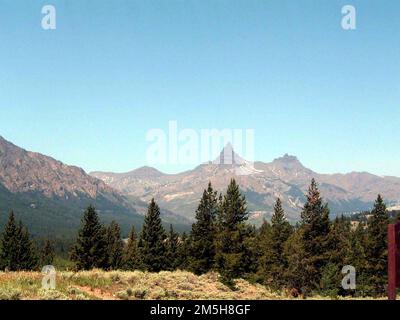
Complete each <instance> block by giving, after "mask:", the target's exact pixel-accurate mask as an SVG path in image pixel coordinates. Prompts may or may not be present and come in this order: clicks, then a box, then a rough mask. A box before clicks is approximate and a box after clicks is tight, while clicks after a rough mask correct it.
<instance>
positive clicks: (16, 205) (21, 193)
mask: <svg viewBox="0 0 400 320" xmlns="http://www.w3.org/2000/svg"><path fill="white" fill-rule="evenodd" d="M89 204H93V205H94V206H95V207H96V209H97V210H98V212H99V215H100V217H101V219H102V220H103V221H104V222H110V221H111V220H116V221H117V222H118V223H119V224H120V225H121V228H122V230H123V231H124V233H126V232H128V230H129V229H130V227H131V226H132V225H136V226H137V227H138V228H139V227H140V226H141V224H142V222H143V214H144V213H145V212H146V206H147V204H146V203H144V202H142V201H137V202H136V201H133V200H132V199H128V198H127V197H126V196H125V195H124V194H122V193H121V192H119V191H118V190H116V189H114V188H112V187H110V186H108V185H107V184H106V183H104V182H103V181H102V180H100V179H97V178H95V177H92V176H90V175H88V174H87V173H86V172H85V171H84V170H83V169H81V168H79V167H76V166H68V165H66V164H64V163H62V162H60V161H57V160H55V159H53V158H51V157H48V156H45V155H42V154H40V153H36V152H30V151H26V150H24V149H22V148H19V147H17V146H15V145H14V144H12V143H11V142H9V141H7V140H5V139H4V138H3V137H1V136H0V226H3V225H4V224H5V222H6V220H7V217H8V213H9V211H10V210H13V211H14V213H15V215H16V216H17V218H19V219H22V220H23V222H24V223H25V224H26V225H28V226H29V229H30V231H31V233H32V234H33V235H58V236H63V237H70V236H71V235H72V234H73V233H75V232H76V230H77V228H78V227H79V224H80V220H81V217H82V213H83V211H84V209H85V208H86V207H87V206H88V205H89ZM162 214H163V217H164V220H165V221H166V222H171V223H174V224H177V225H178V229H179V227H180V225H181V224H182V223H181V222H183V223H185V222H186V224H184V226H186V225H187V224H188V222H187V221H185V220H184V219H183V220H182V219H181V218H179V221H177V217H174V214H173V213H170V212H168V211H167V210H164V211H163V212H162ZM178 222H179V223H178Z"/></svg>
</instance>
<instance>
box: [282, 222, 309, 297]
mask: <svg viewBox="0 0 400 320" xmlns="http://www.w3.org/2000/svg"><path fill="white" fill-rule="evenodd" d="M303 232H304V230H303V228H301V227H297V228H296V229H295V231H294V232H293V233H292V234H291V236H290V237H289V239H288V240H287V241H286V243H285V245H284V254H285V256H286V258H287V261H288V266H287V269H286V270H285V271H284V279H285V281H286V285H287V287H288V288H289V289H291V290H292V291H293V292H295V293H296V295H295V296H297V295H298V294H301V293H302V292H306V285H307V284H308V283H309V268H310V266H309V265H308V260H307V259H306V258H308V256H307V253H306V251H305V249H304V244H303Z"/></svg>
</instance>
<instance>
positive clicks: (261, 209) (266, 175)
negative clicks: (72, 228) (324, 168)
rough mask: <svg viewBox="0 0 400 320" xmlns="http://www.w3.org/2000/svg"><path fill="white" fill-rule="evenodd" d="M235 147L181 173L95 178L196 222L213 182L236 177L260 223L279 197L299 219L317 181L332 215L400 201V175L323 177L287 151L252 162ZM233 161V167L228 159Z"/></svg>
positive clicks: (223, 182)
mask: <svg viewBox="0 0 400 320" xmlns="http://www.w3.org/2000/svg"><path fill="white" fill-rule="evenodd" d="M230 148H231V146H228V150H226V147H225V148H224V149H223V150H222V151H221V152H220V155H219V157H218V158H217V159H214V160H212V161H209V162H207V163H203V164H200V165H198V166H196V167H195V168H193V169H192V170H187V171H184V172H179V173H176V174H163V175H160V176H152V177H145V176H142V177H140V179H138V178H137V177H136V176H133V175H129V174H126V175H124V174H122V176H120V177H124V178H123V179H118V176H113V181H108V176H107V174H105V173H102V172H91V173H90V174H91V175H93V176H95V177H98V178H100V179H103V181H105V182H107V181H108V183H109V184H110V185H111V186H112V187H114V188H115V189H117V190H119V191H121V192H122V193H123V194H126V195H134V196H135V197H136V198H138V199H141V200H143V201H144V200H148V197H149V196H154V197H155V198H157V199H158V201H159V203H160V205H161V206H162V207H164V208H166V209H168V210H171V211H172V212H177V213H180V214H181V215H184V216H185V217H189V218H190V219H193V216H194V212H195V209H196V205H197V202H196V201H197V200H198V199H200V197H201V192H202V191H203V189H204V188H205V187H206V185H207V183H208V181H211V182H212V184H213V186H214V187H215V189H217V190H218V191H221V192H222V191H224V190H225V187H226V186H227V184H228V183H229V180H230V178H236V179H237V180H238V183H239V185H240V187H241V190H242V192H243V193H244V194H245V195H246V198H247V200H248V206H249V210H250V211H251V214H250V218H251V220H254V221H258V222H260V221H261V220H262V219H264V218H267V219H268V218H270V216H271V214H272V209H273V203H274V201H275V199H276V198H277V197H280V198H282V200H283V203H284V208H285V210H286V212H287V215H288V218H289V220H292V221H297V220H299V216H300V211H301V208H302V205H303V204H304V201H305V193H306V192H307V188H308V186H309V183H310V181H311V179H312V178H315V179H316V180H317V181H318V183H319V184H320V189H321V193H322V195H323V196H324V198H325V200H326V201H327V202H328V204H329V205H330V207H331V212H332V215H336V214H339V213H349V212H357V211H363V210H367V209H369V208H370V207H371V206H372V204H373V201H374V200H375V198H376V196H377V194H378V193H382V194H383V195H384V196H385V197H386V199H387V200H388V202H389V203H391V204H392V203H397V202H400V178H397V177H381V176H377V175H374V174H371V173H368V172H356V171H352V172H349V173H335V174H320V173H317V172H315V171H313V170H311V169H309V168H307V167H305V166H304V165H303V164H302V163H301V162H300V161H299V159H298V158H297V157H296V156H294V155H289V154H287V153H286V154H284V155H283V156H282V157H278V158H276V159H274V160H273V161H271V162H262V161H255V162H254V163H251V162H248V161H246V160H245V159H243V158H241V157H240V156H239V155H237V154H236V153H235V152H234V150H233V149H232V150H230ZM226 154H228V157H226ZM230 154H231V155H232V156H229V155H230ZM227 158H228V163H226V162H227V161H225V160H226V159H227ZM236 159H240V161H236ZM148 168H151V169H153V170H157V169H156V168H152V167H148ZM134 171H135V170H133V171H130V172H134ZM157 171H158V170H157ZM237 173H241V174H239V175H238V174H237ZM243 173H244V174H243Z"/></svg>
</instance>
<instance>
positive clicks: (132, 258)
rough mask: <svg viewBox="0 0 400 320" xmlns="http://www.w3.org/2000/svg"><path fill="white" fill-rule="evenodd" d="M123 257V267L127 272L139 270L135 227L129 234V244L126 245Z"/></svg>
mask: <svg viewBox="0 0 400 320" xmlns="http://www.w3.org/2000/svg"><path fill="white" fill-rule="evenodd" d="M122 257H123V259H122V260H123V266H124V268H125V269H126V270H134V269H137V268H139V252H138V244H137V236H136V231H135V226H132V229H131V231H130V233H129V238H128V242H127V243H126V244H125V247H124V250H123V255H122Z"/></svg>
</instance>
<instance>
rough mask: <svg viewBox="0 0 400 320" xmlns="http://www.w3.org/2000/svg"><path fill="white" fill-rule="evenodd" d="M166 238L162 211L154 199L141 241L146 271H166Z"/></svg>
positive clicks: (140, 248)
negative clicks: (161, 215)
mask: <svg viewBox="0 0 400 320" xmlns="http://www.w3.org/2000/svg"><path fill="white" fill-rule="evenodd" d="M165 238H166V236H165V230H164V228H163V226H162V224H161V218H160V209H159V207H158V205H157V204H156V203H155V201H154V199H152V200H151V202H150V205H149V208H148V211H147V214H146V216H145V219H144V224H143V228H142V232H141V234H140V239H139V253H140V260H141V263H142V266H143V268H144V269H145V270H148V271H152V272H158V271H160V270H165V269H166V267H167V266H166V257H165V249H166V247H165V242H164V240H165Z"/></svg>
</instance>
